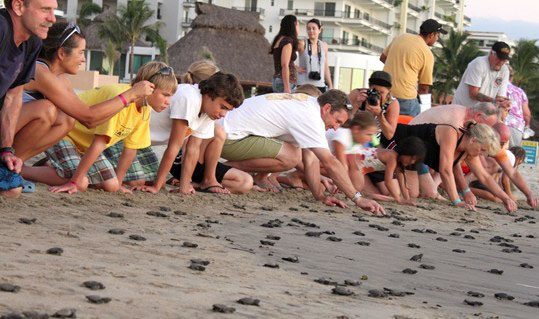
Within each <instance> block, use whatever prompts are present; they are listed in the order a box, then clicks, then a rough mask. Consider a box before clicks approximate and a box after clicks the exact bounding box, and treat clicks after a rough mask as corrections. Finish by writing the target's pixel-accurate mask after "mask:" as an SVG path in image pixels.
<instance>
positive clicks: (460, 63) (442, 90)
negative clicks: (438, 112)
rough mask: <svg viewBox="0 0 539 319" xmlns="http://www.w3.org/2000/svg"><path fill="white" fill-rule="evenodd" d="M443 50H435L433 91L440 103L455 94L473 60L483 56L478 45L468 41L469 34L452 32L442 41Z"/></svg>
mask: <svg viewBox="0 0 539 319" xmlns="http://www.w3.org/2000/svg"><path fill="white" fill-rule="evenodd" d="M440 44H441V46H442V47H441V48H440V49H434V50H433V51H434V56H435V59H436V65H435V66H434V79H435V81H434V84H433V91H434V92H435V93H436V94H437V99H435V101H439V100H440V97H441V100H442V101H445V99H446V97H447V96H448V95H451V94H453V92H454V90H455V89H456V88H457V86H458V85H459V82H460V79H461V77H462V75H463V74H464V71H465V70H466V67H467V66H468V63H470V62H471V61H472V60H473V59H475V58H476V57H478V56H480V55H481V51H480V50H479V47H478V46H477V44H476V43H475V42H473V41H468V33H462V32H456V31H454V30H451V32H450V34H449V36H448V37H447V38H446V39H440Z"/></svg>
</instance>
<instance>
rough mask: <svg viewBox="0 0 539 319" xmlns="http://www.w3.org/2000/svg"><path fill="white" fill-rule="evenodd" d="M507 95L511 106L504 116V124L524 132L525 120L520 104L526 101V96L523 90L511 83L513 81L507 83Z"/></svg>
mask: <svg viewBox="0 0 539 319" xmlns="http://www.w3.org/2000/svg"><path fill="white" fill-rule="evenodd" d="M507 97H508V98H509V99H510V100H511V108H510V109H509V114H508V115H507V117H506V118H505V125H507V126H509V127H512V128H515V129H517V130H519V131H521V132H524V127H525V126H526V122H525V121H524V112H523V111H522V104H524V103H528V97H527V96H526V93H525V92H524V90H522V89H521V88H519V87H517V86H515V85H513V83H509V84H508V85H507Z"/></svg>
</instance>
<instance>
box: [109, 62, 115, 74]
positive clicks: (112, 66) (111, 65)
mask: <svg viewBox="0 0 539 319" xmlns="http://www.w3.org/2000/svg"><path fill="white" fill-rule="evenodd" d="M109 75H114V60H112V59H110V61H109Z"/></svg>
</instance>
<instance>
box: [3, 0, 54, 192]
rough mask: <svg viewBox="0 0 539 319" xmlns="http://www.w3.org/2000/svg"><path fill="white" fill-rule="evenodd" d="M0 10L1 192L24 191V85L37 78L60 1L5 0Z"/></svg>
mask: <svg viewBox="0 0 539 319" xmlns="http://www.w3.org/2000/svg"><path fill="white" fill-rule="evenodd" d="M4 5H5V6H6V9H1V10H0V64H1V65H2V71H1V72H0V195H4V196H11V197H15V196H18V195H19V193H20V186H21V183H22V181H21V178H20V176H19V175H18V174H17V173H19V172H20V170H21V167H22V161H21V160H20V159H19V158H18V157H16V156H15V150H14V149H13V147H12V146H13V138H14V136H15V130H16V124H17V119H18V118H19V112H20V109H21V106H22V93H23V86H24V84H25V83H28V82H29V81H30V80H31V79H32V78H33V77H34V71H35V61H36V58H37V55H38V54H39V51H40V50H41V40H40V39H45V38H46V37H47V32H48V31H49V28H50V27H51V26H52V24H53V23H54V22H55V21H56V17H55V16H54V9H56V7H57V3H56V0H5V1H4Z"/></svg>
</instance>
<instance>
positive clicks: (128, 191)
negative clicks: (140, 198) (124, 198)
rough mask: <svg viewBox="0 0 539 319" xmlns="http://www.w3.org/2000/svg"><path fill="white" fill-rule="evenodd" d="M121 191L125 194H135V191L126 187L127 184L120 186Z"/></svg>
mask: <svg viewBox="0 0 539 319" xmlns="http://www.w3.org/2000/svg"><path fill="white" fill-rule="evenodd" d="M119 191H120V192H122V193H123V194H133V191H132V190H130V189H129V188H127V187H125V186H123V185H122V186H120V189H119Z"/></svg>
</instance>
